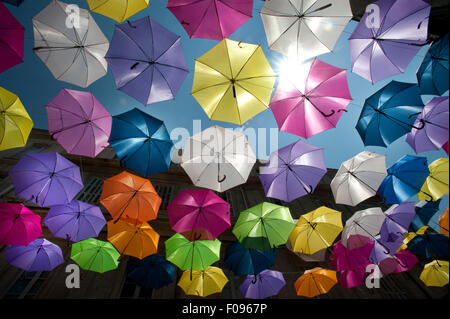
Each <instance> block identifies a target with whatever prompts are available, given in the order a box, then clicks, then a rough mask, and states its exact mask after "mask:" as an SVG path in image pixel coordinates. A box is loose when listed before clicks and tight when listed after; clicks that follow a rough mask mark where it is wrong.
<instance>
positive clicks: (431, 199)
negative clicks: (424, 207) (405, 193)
mask: <svg viewBox="0 0 450 319" xmlns="http://www.w3.org/2000/svg"><path fill="white" fill-rule="evenodd" d="M421 193H423V194H425V195H426V196H428V197H429V198H430V200H428V199H425V201H426V202H428V203H431V202H433V196H431V195H430V194H428V193H427V192H424V191H421Z"/></svg>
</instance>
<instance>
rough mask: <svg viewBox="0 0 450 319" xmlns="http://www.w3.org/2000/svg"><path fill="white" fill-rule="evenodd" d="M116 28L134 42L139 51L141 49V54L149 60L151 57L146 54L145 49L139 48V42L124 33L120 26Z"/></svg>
mask: <svg viewBox="0 0 450 319" xmlns="http://www.w3.org/2000/svg"><path fill="white" fill-rule="evenodd" d="M117 29H118V30H120V31H122V33H123V34H124V35H125V36H126V37H127V38H128V39H129V40H130V41H131V42H132V43H134V44H135V45H136V46H137V47H138V49H139V51H141V52H142V53H143V54H144V56H145V57H146V58H147V59H149V61H150V60H151V58H150V57H149V56H148V55H147V53H146V52H145V50H144V49H143V48H141V46H140V45H139V43H137V42H136V41H135V40H134V39H133V38H132V37H131V36H130V35H128V33H126V32H125V31H124V30H122V28H120V27H118V28H117ZM147 62H148V61H147Z"/></svg>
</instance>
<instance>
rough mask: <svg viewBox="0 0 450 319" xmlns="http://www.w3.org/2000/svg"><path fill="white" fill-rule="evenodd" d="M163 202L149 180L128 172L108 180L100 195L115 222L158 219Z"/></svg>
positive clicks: (104, 183)
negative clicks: (120, 220) (119, 220)
mask: <svg viewBox="0 0 450 319" xmlns="http://www.w3.org/2000/svg"><path fill="white" fill-rule="evenodd" d="M161 202H162V199H161V197H159V195H158V193H157V192H156V190H155V188H154V187H153V185H152V183H151V182H150V181H149V180H148V179H146V178H142V177H139V176H136V175H133V174H130V173H128V172H122V173H119V174H117V175H115V176H113V177H110V178H108V179H106V180H105V181H104V182H103V189H102V193H101V195H100V203H101V204H102V205H103V206H105V208H106V209H107V210H108V212H109V213H110V214H111V216H112V218H113V219H114V220H118V219H131V220H137V221H140V222H146V221H149V220H153V219H156V217H157V214H158V210H159V206H160V205H161Z"/></svg>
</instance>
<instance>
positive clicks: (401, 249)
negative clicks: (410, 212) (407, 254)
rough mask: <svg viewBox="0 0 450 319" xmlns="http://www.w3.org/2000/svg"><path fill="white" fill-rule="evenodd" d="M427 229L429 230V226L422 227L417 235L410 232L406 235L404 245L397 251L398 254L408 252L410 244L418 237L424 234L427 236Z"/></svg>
mask: <svg viewBox="0 0 450 319" xmlns="http://www.w3.org/2000/svg"><path fill="white" fill-rule="evenodd" d="M427 229H428V226H423V227H421V228H420V229H419V230H417V233H415V232H408V233H407V234H405V235H404V236H403V244H402V245H401V246H400V248H399V249H397V252H400V251H404V250H407V249H408V245H409V243H410V242H411V241H412V240H413V239H414V238H416V237H417V236H418V235H423V234H425V232H426V231H427Z"/></svg>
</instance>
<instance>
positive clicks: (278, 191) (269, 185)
mask: <svg viewBox="0 0 450 319" xmlns="http://www.w3.org/2000/svg"><path fill="white" fill-rule="evenodd" d="M326 173H327V167H326V165H325V160H324V157H323V150H322V149H321V148H318V147H315V146H312V145H309V144H306V143H304V142H302V141H297V142H295V143H292V144H290V145H288V146H285V147H283V148H281V149H279V150H278V151H274V152H272V153H271V154H270V158H269V161H268V162H267V164H266V165H265V166H264V167H261V168H260V169H259V179H260V180H261V183H262V185H263V188H264V192H265V193H266V196H267V197H272V198H278V199H280V200H282V201H285V202H290V201H292V200H294V199H296V198H299V197H302V196H304V195H306V194H311V193H313V192H314V189H315V188H316V186H317V184H319V182H320V180H321V179H322V177H323V176H324V175H325V174H326Z"/></svg>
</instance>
